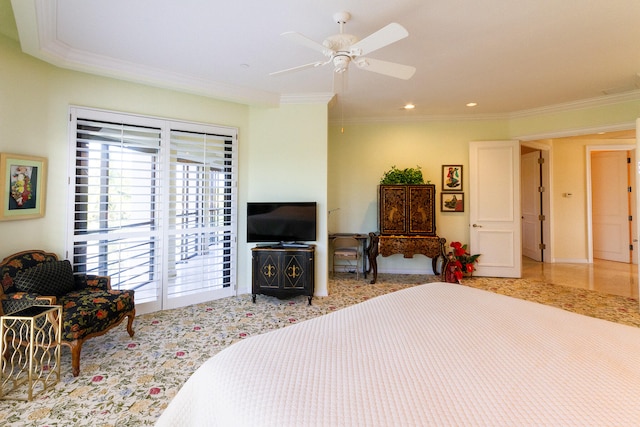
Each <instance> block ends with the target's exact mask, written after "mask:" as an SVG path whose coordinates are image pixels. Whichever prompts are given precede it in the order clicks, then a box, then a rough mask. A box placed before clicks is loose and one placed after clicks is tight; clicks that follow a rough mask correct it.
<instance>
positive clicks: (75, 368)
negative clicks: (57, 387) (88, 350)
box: [65, 340, 82, 377]
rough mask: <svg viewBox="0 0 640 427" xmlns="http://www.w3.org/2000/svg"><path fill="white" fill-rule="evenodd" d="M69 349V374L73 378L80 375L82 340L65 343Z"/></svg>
mask: <svg viewBox="0 0 640 427" xmlns="http://www.w3.org/2000/svg"><path fill="white" fill-rule="evenodd" d="M65 344H66V345H68V346H69V348H70V349H71V372H72V373H73V376H74V377H77V376H78V375H80V352H81V351H82V340H75V341H71V342H69V343H65Z"/></svg>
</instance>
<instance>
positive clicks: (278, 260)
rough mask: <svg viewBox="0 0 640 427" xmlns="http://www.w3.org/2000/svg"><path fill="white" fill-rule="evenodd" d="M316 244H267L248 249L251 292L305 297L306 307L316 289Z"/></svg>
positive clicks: (276, 295) (254, 294)
mask: <svg viewBox="0 0 640 427" xmlns="http://www.w3.org/2000/svg"><path fill="white" fill-rule="evenodd" d="M314 255H315V245H299V246H289V245H278V244H274V245H269V246H257V247H255V248H252V249H251V259H252V272H251V293H252V299H253V302H254V303H255V302H256V296H257V295H258V294H263V295H270V296H274V297H277V298H287V297H291V296H295V295H306V296H307V297H308V298H309V305H311V299H312V298H313V292H314V287H315V280H314V279H315V262H314Z"/></svg>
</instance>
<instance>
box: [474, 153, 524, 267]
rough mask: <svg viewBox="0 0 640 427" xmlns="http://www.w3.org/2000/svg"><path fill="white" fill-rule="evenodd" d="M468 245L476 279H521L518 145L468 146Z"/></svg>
mask: <svg viewBox="0 0 640 427" xmlns="http://www.w3.org/2000/svg"><path fill="white" fill-rule="evenodd" d="M469 172H470V173H469V206H470V214H469V220H470V233H469V236H470V237H469V245H470V249H471V252H472V253H478V254H481V255H480V258H479V259H478V265H477V269H476V272H475V273H474V274H475V275H477V276H491V277H521V273H522V246H521V229H520V143H519V142H518V141H473V142H471V143H469Z"/></svg>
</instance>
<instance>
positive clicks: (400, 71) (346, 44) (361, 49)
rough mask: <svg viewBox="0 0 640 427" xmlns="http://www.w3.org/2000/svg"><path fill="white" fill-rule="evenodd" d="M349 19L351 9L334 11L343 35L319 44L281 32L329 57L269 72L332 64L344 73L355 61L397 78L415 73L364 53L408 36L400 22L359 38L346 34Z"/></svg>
mask: <svg viewBox="0 0 640 427" xmlns="http://www.w3.org/2000/svg"><path fill="white" fill-rule="evenodd" d="M350 18H351V14H350V13H349V12H338V13H336V14H334V15H333V19H334V21H335V22H336V23H338V24H339V25H340V34H336V35H333V36H330V37H327V38H326V39H325V40H324V41H323V42H322V44H321V43H317V42H315V41H314V40H311V39H309V38H308V37H306V36H303V35H302V34H300V33H297V32H295V31H289V32H286V33H282V36H283V37H286V38H288V39H290V40H291V41H293V42H295V43H298V44H300V45H302V46H306V47H309V48H311V49H313V50H316V51H319V52H321V53H322V54H323V55H324V56H326V57H327V58H328V59H327V60H325V61H316V62H312V63H310V64H305V65H300V66H297V67H293V68H288V69H286V70H281V71H276V72H274V73H270V75H278V74H284V73H289V72H295V71H301V70H304V69H306V68H312V67H319V66H323V65H327V64H329V63H332V64H333V67H334V73H337V74H342V73H345V72H346V71H347V70H348V69H349V64H350V63H351V62H354V63H355V64H356V66H357V67H358V68H360V69H363V70H367V71H372V72H374V73H378V74H383V75H386V76H390V77H395V78H398V79H404V80H408V79H410V78H411V77H412V76H413V75H414V73H415V71H416V69H415V67H412V66H409V65H403V64H396V63H394V62H388V61H382V60H379V59H372V58H366V57H364V56H362V55H366V54H369V53H371V52H374V51H376V50H378V49H381V48H383V47H385V46H388V45H390V44H392V43H395V42H397V41H398V40H402V39H403V38H405V37H407V36H408V35H409V32H408V31H407V30H406V29H405V28H404V27H403V26H402V25H400V24H397V23H391V24H388V25H387V26H385V27H383V28H381V29H380V30H378V31H376V32H375V33H373V34H371V35H369V36H367V37H365V38H364V39H362V40H359V39H358V38H357V37H356V36H354V35H352V34H345V33H344V25H345V24H346V23H347V22H348V21H349V19H350ZM335 89H336V88H335V87H334V90H335Z"/></svg>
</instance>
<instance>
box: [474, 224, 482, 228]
mask: <svg viewBox="0 0 640 427" xmlns="http://www.w3.org/2000/svg"><path fill="white" fill-rule="evenodd" d="M473 228H482V226H481V225H478V224H473Z"/></svg>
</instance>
